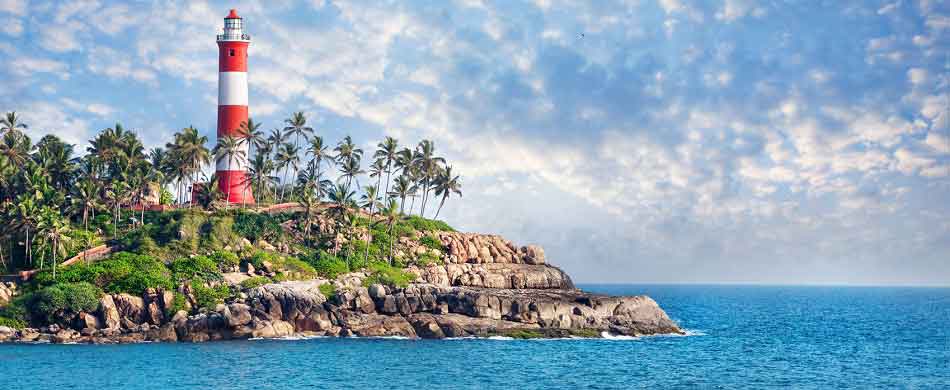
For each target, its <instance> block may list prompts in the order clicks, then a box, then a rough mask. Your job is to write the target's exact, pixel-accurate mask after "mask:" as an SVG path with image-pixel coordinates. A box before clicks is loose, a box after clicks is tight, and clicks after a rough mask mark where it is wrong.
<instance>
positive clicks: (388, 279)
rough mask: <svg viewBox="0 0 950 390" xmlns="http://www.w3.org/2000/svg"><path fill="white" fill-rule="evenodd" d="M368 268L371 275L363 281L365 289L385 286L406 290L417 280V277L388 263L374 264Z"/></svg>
mask: <svg viewBox="0 0 950 390" xmlns="http://www.w3.org/2000/svg"><path fill="white" fill-rule="evenodd" d="M368 268H369V271H370V272H371V274H370V276H368V277H367V278H366V279H363V286H364V287H369V286H372V285H374V284H383V285H386V286H389V287H397V288H405V287H406V286H408V285H409V283H410V282H412V281H413V280H415V278H416V277H415V275H413V274H411V273H408V272H406V271H404V270H402V269H400V268H396V267H391V266H389V264H386V263H372V264H370V265H369V267H368Z"/></svg>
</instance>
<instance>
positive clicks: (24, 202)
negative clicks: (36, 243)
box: [13, 192, 39, 264]
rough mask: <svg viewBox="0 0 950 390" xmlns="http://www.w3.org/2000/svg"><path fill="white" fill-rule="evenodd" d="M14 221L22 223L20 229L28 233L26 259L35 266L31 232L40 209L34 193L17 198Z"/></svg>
mask: <svg viewBox="0 0 950 390" xmlns="http://www.w3.org/2000/svg"><path fill="white" fill-rule="evenodd" d="M13 212H14V218H13V220H15V221H19V222H20V227H21V228H22V229H23V230H24V231H25V232H26V242H25V243H26V258H27V261H29V263H30V264H33V245H32V243H31V242H30V230H32V229H33V226H34V225H35V224H36V217H37V213H38V212H39V207H37V205H36V198H35V195H34V194H33V193H30V192H27V193H24V194H20V196H19V197H17V203H16V204H15V205H14V209H13Z"/></svg>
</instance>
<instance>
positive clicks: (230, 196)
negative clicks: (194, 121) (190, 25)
mask: <svg viewBox="0 0 950 390" xmlns="http://www.w3.org/2000/svg"><path fill="white" fill-rule="evenodd" d="M217 40H218V142H220V140H221V139H222V138H224V137H236V138H247V134H244V133H243V132H242V131H241V130H240V129H241V123H244V122H247V118H248V114H247V47H248V45H250V43H251V36H250V35H247V34H245V33H244V20H243V19H241V17H240V16H238V14H237V11H235V10H233V9H232V10H231V12H230V13H229V14H228V16H226V17H225V18H224V34H220V35H218V36H217ZM240 150H241V151H243V152H244V153H243V156H242V155H241V154H240V153H236V154H234V155H232V157H230V159H229V158H222V159H220V160H218V161H217V165H216V171H217V172H216V173H217V176H218V188H219V189H220V190H221V192H223V193H224V194H225V196H226V199H227V200H228V202H231V203H248V204H251V203H254V197H253V195H252V194H251V189H250V188H249V186H250V183H249V181H248V180H247V165H248V164H247V158H248V157H249V156H248V142H243V143H241V146H240ZM229 160H230V161H229Z"/></svg>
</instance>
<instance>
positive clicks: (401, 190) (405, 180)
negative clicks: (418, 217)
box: [389, 174, 415, 214]
mask: <svg viewBox="0 0 950 390" xmlns="http://www.w3.org/2000/svg"><path fill="white" fill-rule="evenodd" d="M389 195H391V196H394V197H397V198H399V214H405V207H406V197H408V196H415V192H414V189H413V185H412V180H411V179H409V176H407V175H405V174H403V175H399V177H397V178H396V184H395V185H393V192H391V193H390V194H389Z"/></svg>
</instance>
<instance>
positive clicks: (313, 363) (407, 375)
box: [0, 285, 950, 390]
mask: <svg viewBox="0 0 950 390" xmlns="http://www.w3.org/2000/svg"><path fill="white" fill-rule="evenodd" d="M581 287H582V288H584V289H585V290H589V291H595V292H600V293H608V294H618V295H633V294H648V295H650V296H651V297H653V298H654V299H655V300H656V301H657V302H658V303H659V304H660V305H661V306H662V307H663V308H664V309H665V310H666V312H667V313H668V314H669V315H670V317H672V318H673V319H674V320H676V321H677V322H678V323H679V324H680V325H681V326H682V327H683V328H684V329H686V330H687V335H685V336H652V337H640V338H632V337H613V338H607V339H553V340H511V339H504V338H497V339H468V338H465V339H449V340H410V339H386V338H369V339H359V338H347V339H338V338H311V339H301V338H288V339H281V340H246V341H228V342H212V343H205V344H184V343H182V344H133V345H48V344H47V345H22V344H16V345H14V344H6V345H0V383H2V386H0V388H2V389H44V390H45V389H80V388H82V389H108V388H122V389H305V388H307V389H309V388H313V389H634V388H648V389H692V388H727V389H736V388H753V389H761V388H782V389H785V388H788V389H843V388H857V389H871V388H888V389H891V388H904V389H948V388H950V288H906V287H815V286H807V287H806V286H747V285H741V286H737V285H584V286H581Z"/></svg>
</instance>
